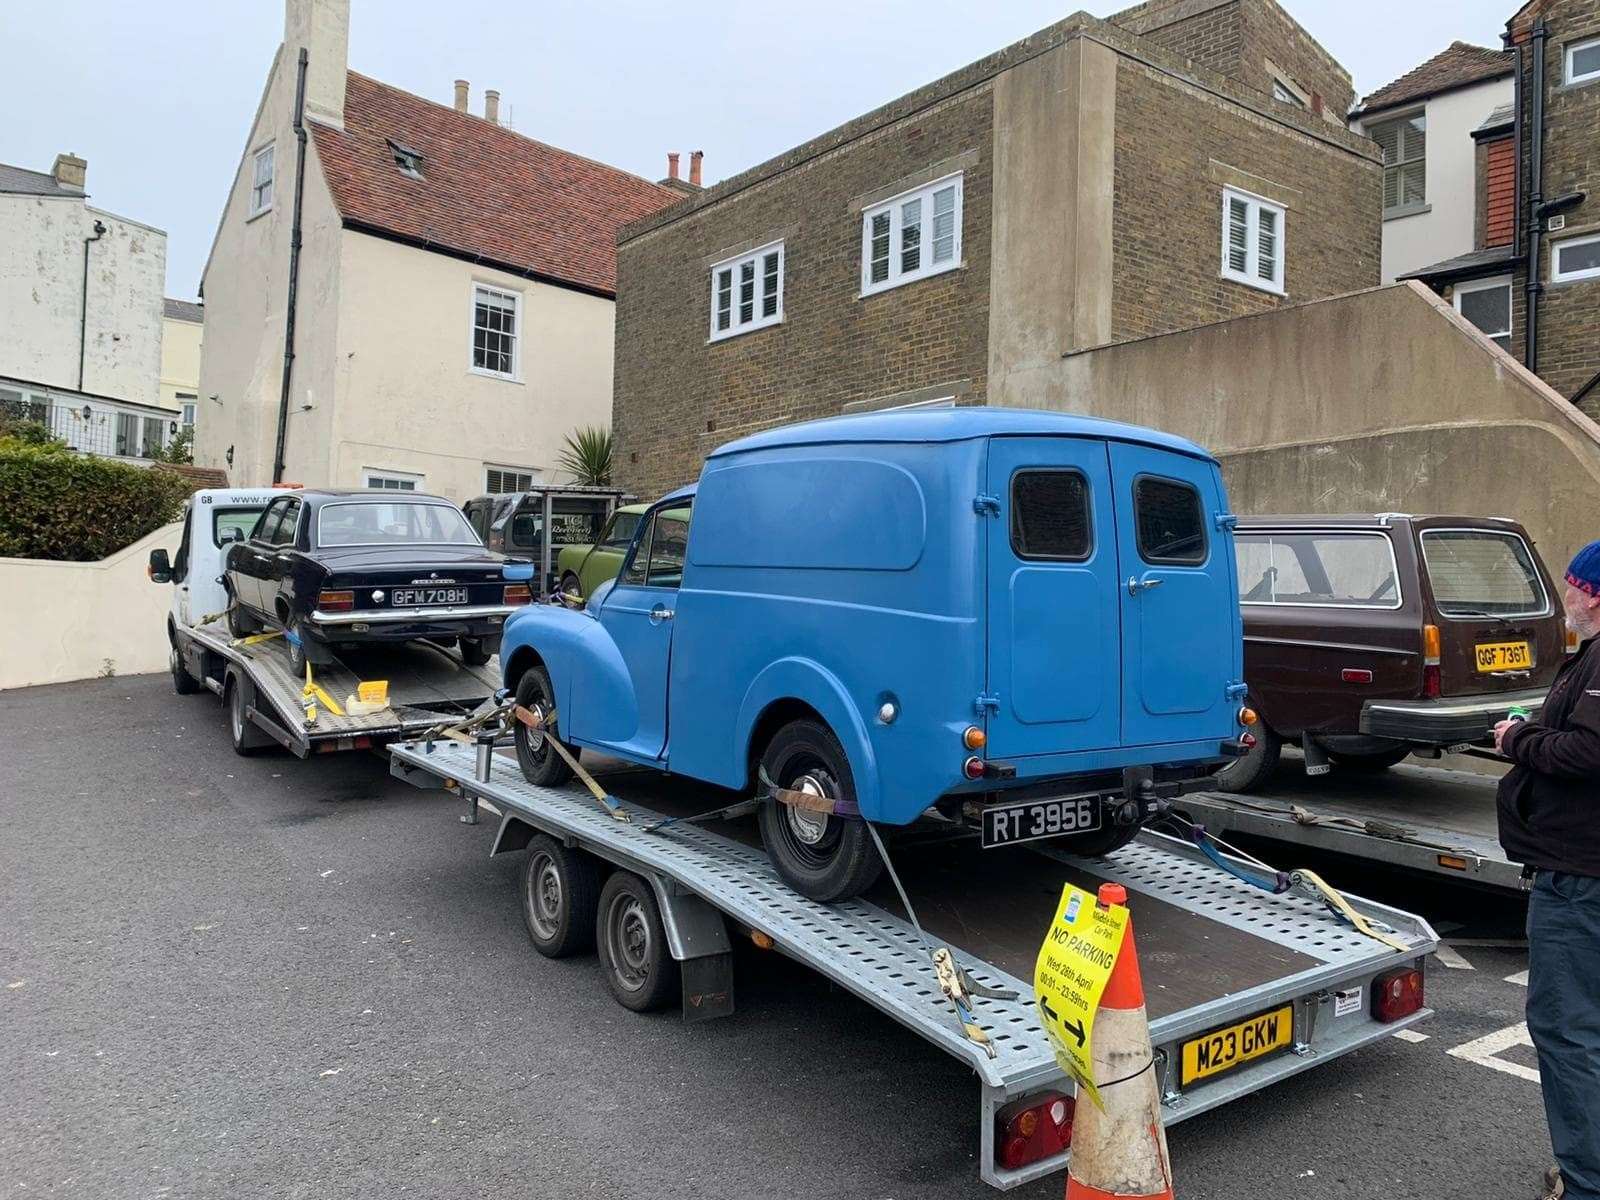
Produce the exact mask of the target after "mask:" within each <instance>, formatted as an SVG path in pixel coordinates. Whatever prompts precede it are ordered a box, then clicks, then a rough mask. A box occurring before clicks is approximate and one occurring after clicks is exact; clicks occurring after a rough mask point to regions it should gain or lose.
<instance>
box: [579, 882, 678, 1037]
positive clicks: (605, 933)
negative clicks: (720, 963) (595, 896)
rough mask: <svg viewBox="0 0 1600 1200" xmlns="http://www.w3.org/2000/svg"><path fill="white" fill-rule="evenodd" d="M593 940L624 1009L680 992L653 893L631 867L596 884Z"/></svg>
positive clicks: (657, 1003) (645, 1007)
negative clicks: (597, 887)
mask: <svg viewBox="0 0 1600 1200" xmlns="http://www.w3.org/2000/svg"><path fill="white" fill-rule="evenodd" d="M595 941H596V943H597V944H598V946H599V950H600V966H601V967H602V968H603V969H604V971H605V977H606V987H608V988H610V989H611V994H612V996H614V997H616V1001H617V1003H618V1004H620V1005H622V1007H623V1008H631V1009H632V1010H633V1011H634V1012H649V1011H650V1010H651V1009H656V1008H663V1007H665V1006H666V1005H667V1004H669V1003H671V1002H672V1001H673V1000H674V999H676V998H678V997H679V996H680V995H681V994H682V993H681V990H680V984H679V980H680V978H681V977H680V976H679V974H678V963H677V960H676V959H674V958H673V957H672V952H671V951H670V950H669V949H668V948H667V931H666V929H665V928H664V927H663V926H662V924H661V910H660V908H658V907H657V906H656V897H655V893H654V892H653V891H652V890H651V888H650V885H649V884H648V883H646V882H645V881H644V880H643V879H640V878H639V876H637V875H635V874H633V872H631V871H616V872H613V873H612V875H611V878H610V879H607V880H606V885H605V887H603V888H601V889H600V909H599V913H598V915H597V916H596V918H595Z"/></svg>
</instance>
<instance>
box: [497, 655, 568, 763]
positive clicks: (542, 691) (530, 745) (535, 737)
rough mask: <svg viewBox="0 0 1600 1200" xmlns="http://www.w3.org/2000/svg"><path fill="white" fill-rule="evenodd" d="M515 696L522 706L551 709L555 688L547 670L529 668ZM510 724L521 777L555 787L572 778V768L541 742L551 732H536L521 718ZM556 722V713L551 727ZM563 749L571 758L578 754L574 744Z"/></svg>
mask: <svg viewBox="0 0 1600 1200" xmlns="http://www.w3.org/2000/svg"><path fill="white" fill-rule="evenodd" d="M516 695H517V703H518V704H520V705H522V707H524V708H534V707H542V708H544V709H545V710H546V711H548V710H549V709H551V708H554V707H555V702H556V690H555V688H554V687H553V686H551V683H550V672H548V671H546V670H545V669H544V667H542V666H540V665H538V664H535V665H534V666H531V667H529V668H528V669H527V670H526V671H524V672H523V673H522V678H521V679H519V680H517V693H516ZM514 724H515V728H514V729H513V730H512V735H511V736H512V740H513V741H514V742H515V743H516V746H517V765H518V766H520V767H521V768H522V777H523V778H524V779H526V780H527V781H528V782H529V783H531V784H533V785H534V786H535V787H559V786H560V785H561V784H563V783H565V782H567V780H569V779H571V778H572V768H571V767H569V766H567V763H566V760H565V759H564V758H562V757H561V756H560V755H559V754H557V753H556V752H555V751H554V750H552V749H551V748H550V747H549V746H547V745H545V744H544V739H545V738H546V737H550V736H552V734H543V733H536V732H534V731H533V730H531V729H529V728H528V727H527V726H526V725H524V724H523V723H522V722H521V721H517V722H515V723H514ZM560 725H561V720H560V714H559V713H557V714H556V724H555V726H554V728H555V729H559V728H560ZM563 744H564V743H563ZM567 752H568V753H569V754H571V755H572V757H573V758H577V757H578V750H577V747H575V746H568V747H567Z"/></svg>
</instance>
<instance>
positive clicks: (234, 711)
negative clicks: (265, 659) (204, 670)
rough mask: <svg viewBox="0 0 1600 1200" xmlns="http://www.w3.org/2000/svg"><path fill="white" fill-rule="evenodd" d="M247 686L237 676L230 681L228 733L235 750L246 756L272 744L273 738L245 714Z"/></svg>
mask: <svg viewBox="0 0 1600 1200" xmlns="http://www.w3.org/2000/svg"><path fill="white" fill-rule="evenodd" d="M246 692H247V688H246V686H245V685H244V684H243V683H241V682H240V681H239V680H238V679H237V678H235V677H233V676H229V681H228V734H229V736H230V737H231V739H232V741H233V752H234V753H235V754H242V755H245V756H246V757H248V756H250V755H252V754H255V753H256V752H257V751H260V750H265V749H266V748H267V747H268V746H270V745H272V739H271V738H269V737H268V736H267V735H266V734H265V733H263V732H261V730H259V729H257V728H256V726H255V722H253V721H251V720H250V718H249V717H248V716H246V715H245V711H244V710H245V708H246V707H247V702H246Z"/></svg>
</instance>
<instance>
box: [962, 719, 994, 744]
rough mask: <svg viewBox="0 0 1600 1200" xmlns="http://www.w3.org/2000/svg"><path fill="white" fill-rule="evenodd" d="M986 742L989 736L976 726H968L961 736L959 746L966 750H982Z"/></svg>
mask: <svg viewBox="0 0 1600 1200" xmlns="http://www.w3.org/2000/svg"><path fill="white" fill-rule="evenodd" d="M988 740H989V736H988V735H987V734H986V733H984V732H983V730H981V729H979V728H978V727H977V726H976V725H968V726H967V728H966V731H965V732H964V733H962V735H961V744H962V745H963V746H965V747H966V748H967V749H968V750H982V749H983V744H984V743H985V742H987V741H988Z"/></svg>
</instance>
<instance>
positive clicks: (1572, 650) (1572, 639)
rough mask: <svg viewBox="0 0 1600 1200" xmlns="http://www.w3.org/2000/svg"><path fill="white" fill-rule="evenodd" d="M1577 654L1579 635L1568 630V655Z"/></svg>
mask: <svg viewBox="0 0 1600 1200" xmlns="http://www.w3.org/2000/svg"><path fill="white" fill-rule="evenodd" d="M1577 652H1578V635H1577V634H1576V633H1574V632H1573V631H1572V630H1570V629H1569V630H1567V653H1568V654H1576V653H1577Z"/></svg>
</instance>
